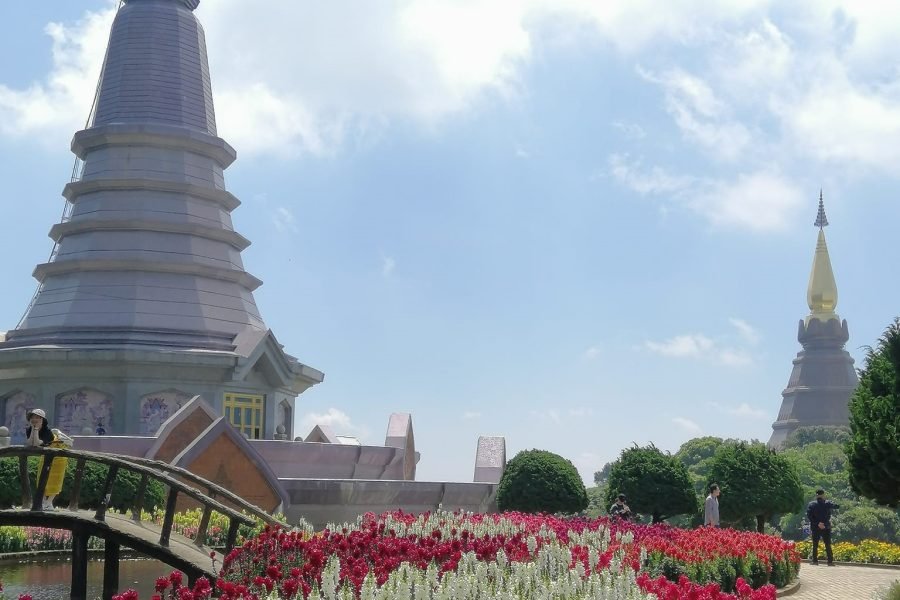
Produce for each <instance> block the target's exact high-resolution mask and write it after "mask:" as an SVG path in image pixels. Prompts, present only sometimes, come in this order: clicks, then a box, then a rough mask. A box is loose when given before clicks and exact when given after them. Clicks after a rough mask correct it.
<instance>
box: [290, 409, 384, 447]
mask: <svg viewBox="0 0 900 600" xmlns="http://www.w3.org/2000/svg"><path fill="white" fill-rule="evenodd" d="M316 425H327V426H328V427H330V428H331V430H332V431H333V432H334V434H335V435H355V436H356V437H359V438H360V439H361V440H362V439H364V438H366V437H368V433H369V432H368V429H367V428H365V427H363V426H360V425H357V424H355V423H354V422H353V421H352V420H351V419H350V415H348V414H347V413H345V412H344V411H342V410H340V409H338V408H334V407H331V408H329V409H328V410H326V411H325V412H324V413H315V412H310V413H306V414H305V415H303V417H301V419H300V428H301V429H302V430H303V431H306V432H309V431H311V430H312V428H313V427H315V426H316ZM304 435H305V434H304Z"/></svg>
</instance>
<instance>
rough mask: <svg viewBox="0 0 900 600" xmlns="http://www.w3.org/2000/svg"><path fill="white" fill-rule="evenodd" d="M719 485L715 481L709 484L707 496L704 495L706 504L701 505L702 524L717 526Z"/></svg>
mask: <svg viewBox="0 0 900 600" xmlns="http://www.w3.org/2000/svg"><path fill="white" fill-rule="evenodd" d="M721 493H722V492H721V490H719V486H718V485H716V484H715V483H714V484H712V485H711V486H709V496H707V497H706V504H704V505H703V524H704V525H706V526H708V527H718V526H719V494H721Z"/></svg>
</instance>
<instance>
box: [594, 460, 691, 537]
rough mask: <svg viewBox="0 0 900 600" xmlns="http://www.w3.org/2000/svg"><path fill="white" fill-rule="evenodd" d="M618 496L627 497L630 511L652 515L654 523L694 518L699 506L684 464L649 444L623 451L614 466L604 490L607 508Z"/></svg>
mask: <svg viewBox="0 0 900 600" xmlns="http://www.w3.org/2000/svg"><path fill="white" fill-rule="evenodd" d="M618 494H625V495H626V496H628V506H629V507H630V508H631V510H632V511H635V512H639V513H649V514H650V515H652V516H653V522H654V523H658V522H660V521H662V520H664V519H667V518H669V517H673V516H675V515H684V514H693V513H695V512H697V510H698V504H699V503H698V499H697V495H696V494H695V493H694V489H693V484H692V482H691V478H690V475H689V474H688V470H687V467H685V466H684V463H682V462H681V461H680V460H678V459H677V458H676V457H674V456H672V455H671V454H668V453H666V454H663V453H662V452H661V451H660V450H659V449H658V448H657V447H656V446H654V445H652V444H651V445H650V446H647V447H643V448H642V447H639V446H635V447H633V448H627V449H625V450H623V451H622V454H621V455H620V456H619V459H618V460H617V461H616V462H615V463H614V464H613V466H612V470H611V471H610V475H609V487H607V489H606V504H607V506H609V505H611V504H612V503H613V502H614V501H615V499H616V496H617V495H618Z"/></svg>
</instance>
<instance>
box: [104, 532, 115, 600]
mask: <svg viewBox="0 0 900 600" xmlns="http://www.w3.org/2000/svg"><path fill="white" fill-rule="evenodd" d="M118 593H119V544H118V542H114V541H112V540H110V539H107V540H106V541H105V543H104V547H103V600H112V597H113V596H115V595H116V594H118Z"/></svg>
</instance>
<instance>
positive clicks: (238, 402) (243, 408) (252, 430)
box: [223, 393, 266, 440]
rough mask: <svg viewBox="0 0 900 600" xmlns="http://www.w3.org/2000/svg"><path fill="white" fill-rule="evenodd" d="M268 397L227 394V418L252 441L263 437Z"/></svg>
mask: <svg viewBox="0 0 900 600" xmlns="http://www.w3.org/2000/svg"><path fill="white" fill-rule="evenodd" d="M265 403H266V397H265V396H259V395H255V394H230V393H226V394H225V402H224V403H223V407H224V409H225V418H226V419H228V422H229V423H231V424H232V425H233V426H234V428H235V429H237V430H238V431H240V432H241V433H244V434H246V435H247V437H249V438H250V439H252V440H259V439H262V437H263V409H264V408H265Z"/></svg>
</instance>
